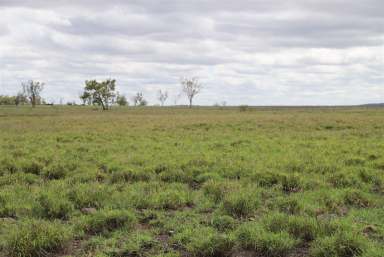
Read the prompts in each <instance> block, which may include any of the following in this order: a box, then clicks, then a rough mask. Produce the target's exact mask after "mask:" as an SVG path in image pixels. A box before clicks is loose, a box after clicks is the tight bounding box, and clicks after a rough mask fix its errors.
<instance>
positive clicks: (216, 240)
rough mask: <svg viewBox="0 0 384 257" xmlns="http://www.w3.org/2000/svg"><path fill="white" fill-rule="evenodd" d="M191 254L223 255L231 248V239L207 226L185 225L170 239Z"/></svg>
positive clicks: (212, 256) (208, 256)
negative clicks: (185, 226) (192, 226)
mask: <svg viewBox="0 0 384 257" xmlns="http://www.w3.org/2000/svg"><path fill="white" fill-rule="evenodd" d="M171 240H172V241H173V242H175V243H176V244H177V245H179V246H181V247H182V248H184V249H185V250H187V251H188V252H189V253H191V254H192V256H207V257H210V256H211V257H214V256H225V254H228V253H229V251H230V250H231V249H232V246H233V241H232V239H231V238H230V237H229V236H228V235H225V234H220V233H218V232H216V231H215V230H214V229H212V228H209V227H194V228H191V227H187V228H185V229H184V230H183V231H182V232H180V233H177V234H176V235H175V236H174V237H172V239H171Z"/></svg>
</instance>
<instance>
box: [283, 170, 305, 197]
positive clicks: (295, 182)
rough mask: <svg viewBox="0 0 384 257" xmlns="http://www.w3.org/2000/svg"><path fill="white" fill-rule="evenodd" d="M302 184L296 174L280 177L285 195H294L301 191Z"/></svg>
mask: <svg viewBox="0 0 384 257" xmlns="http://www.w3.org/2000/svg"><path fill="white" fill-rule="evenodd" d="M301 184H302V182H301V179H300V176H299V175H298V174H289V175H284V176H282V181H281V185H282V187H283V191H284V192H286V193H294V192H298V191H300V190H301V188H302V186H301Z"/></svg>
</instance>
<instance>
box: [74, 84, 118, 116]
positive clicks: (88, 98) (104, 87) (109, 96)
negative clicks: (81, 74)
mask: <svg viewBox="0 0 384 257" xmlns="http://www.w3.org/2000/svg"><path fill="white" fill-rule="evenodd" d="M115 84H116V80H114V79H107V80H105V81H102V82H97V81H96V80H89V81H88V80H87V81H85V87H84V93H83V94H82V95H81V96H80V99H81V100H82V101H83V103H84V104H85V103H88V104H98V105H101V107H102V108H103V110H108V109H109V108H110V107H111V105H112V104H113V103H114V101H115V98H116V93H115V88H116V85H115Z"/></svg>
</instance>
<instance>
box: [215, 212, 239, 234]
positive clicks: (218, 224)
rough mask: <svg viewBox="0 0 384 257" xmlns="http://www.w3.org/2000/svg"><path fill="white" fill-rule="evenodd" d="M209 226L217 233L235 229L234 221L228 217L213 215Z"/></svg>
mask: <svg viewBox="0 0 384 257" xmlns="http://www.w3.org/2000/svg"><path fill="white" fill-rule="evenodd" d="M211 224H212V226H213V227H215V228H216V229H217V230H219V231H226V230H229V229H233V228H234V227H235V225H236V220H235V219H234V218H232V217H231V216H228V215H214V216H213V218H212V220H211Z"/></svg>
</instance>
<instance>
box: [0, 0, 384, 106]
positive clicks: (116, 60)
mask: <svg viewBox="0 0 384 257" xmlns="http://www.w3.org/2000/svg"><path fill="white" fill-rule="evenodd" d="M182 76H198V77H200V79H201V82H202V83H203V84H204V90H203V91H202V92H201V94H200V95H198V96H197V97H196V101H195V102H196V104H202V105H203V104H204V105H212V104H214V103H215V102H222V101H226V102H227V103H228V104H233V105H235V104H248V105H319V104H324V105H335V104H340V105H343V104H361V103H368V102H384V1H383V0H268V1H267V0H265V1H260V0H206V1H203V0H189V1H187V0H127V1H124V0H108V1H105V0H83V1H82V0H76V1H74V0H73V1H71V0H67V1H65V0H56V1H49V0H24V1H22V0H0V94H14V93H16V92H17V91H18V90H19V88H20V83H21V82H22V81H25V80H29V79H34V80H40V81H44V82H45V83H46V89H45V92H44V94H43V95H44V97H45V98H46V99H47V100H48V101H53V100H54V99H56V102H58V101H59V100H58V99H60V98H62V99H63V101H72V100H77V99H78V95H79V94H80V92H81V90H82V87H83V86H84V81H85V80H87V79H106V78H109V77H112V78H115V79H116V80H117V87H118V90H119V91H120V92H121V93H123V94H126V95H127V96H128V97H130V96H132V95H133V94H134V93H135V92H137V91H142V92H143V93H144V96H145V97H146V98H147V99H148V100H149V102H150V103H151V104H155V103H156V100H155V99H156V92H157V91H158V90H159V89H163V90H164V89H165V90H168V91H169V93H170V98H169V100H168V104H174V103H175V102H176V101H177V104H184V103H187V101H186V98H185V97H183V96H181V97H179V98H178V97H177V96H178V94H179V92H180V85H179V78H180V77H182Z"/></svg>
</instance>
